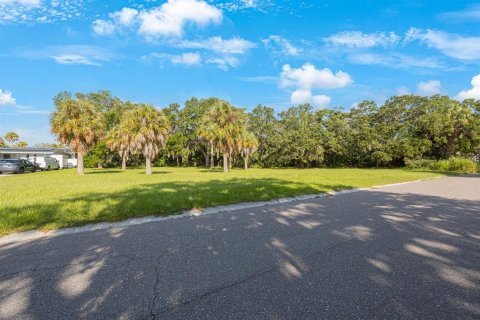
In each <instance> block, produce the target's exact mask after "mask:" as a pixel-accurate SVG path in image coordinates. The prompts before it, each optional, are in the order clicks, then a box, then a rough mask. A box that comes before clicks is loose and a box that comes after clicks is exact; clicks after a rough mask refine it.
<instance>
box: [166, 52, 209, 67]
mask: <svg viewBox="0 0 480 320" xmlns="http://www.w3.org/2000/svg"><path fill="white" fill-rule="evenodd" d="M170 60H171V61H172V63H173V64H184V65H187V66H191V65H199V64H200V62H201V60H202V57H201V56H200V54H199V53H197V52H186V53H182V54H180V55H174V56H171V59H170Z"/></svg>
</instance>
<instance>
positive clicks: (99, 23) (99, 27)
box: [93, 19, 115, 36]
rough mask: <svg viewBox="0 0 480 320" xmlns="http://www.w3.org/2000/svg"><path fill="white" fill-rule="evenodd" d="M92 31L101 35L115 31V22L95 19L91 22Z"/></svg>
mask: <svg viewBox="0 0 480 320" xmlns="http://www.w3.org/2000/svg"><path fill="white" fill-rule="evenodd" d="M93 31H94V32H95V33H96V34H99V35H101V36H105V35H109V34H112V33H114V32H115V24H113V22H111V21H105V20H101V19H97V20H95V21H94V22H93Z"/></svg>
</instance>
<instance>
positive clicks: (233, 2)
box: [217, 0, 280, 12]
mask: <svg viewBox="0 0 480 320" xmlns="http://www.w3.org/2000/svg"><path fill="white" fill-rule="evenodd" d="M217 2H218V7H219V8H222V9H224V10H226V11H233V12H235V11H239V10H248V9H250V10H252V9H253V10H258V11H261V12H265V11H266V8H267V7H275V8H279V7H280V6H279V4H278V3H274V1H273V0H228V1H224V2H222V1H217Z"/></svg>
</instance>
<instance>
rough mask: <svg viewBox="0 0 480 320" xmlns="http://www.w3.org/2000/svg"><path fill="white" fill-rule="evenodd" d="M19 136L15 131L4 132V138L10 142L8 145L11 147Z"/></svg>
mask: <svg viewBox="0 0 480 320" xmlns="http://www.w3.org/2000/svg"><path fill="white" fill-rule="evenodd" d="M19 138H20V137H19V136H18V134H17V133H16V132H13V131H10V132H7V133H6V134H5V140H7V141H8V142H10V146H12V147H13V144H14V143H15V142H17V141H18V139H19Z"/></svg>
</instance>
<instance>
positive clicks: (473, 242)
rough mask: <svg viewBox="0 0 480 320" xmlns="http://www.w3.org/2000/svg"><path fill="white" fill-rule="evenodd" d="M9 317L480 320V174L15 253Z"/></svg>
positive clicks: (6, 294)
mask: <svg viewBox="0 0 480 320" xmlns="http://www.w3.org/2000/svg"><path fill="white" fill-rule="evenodd" d="M0 318H2V319H3V318H18V319H75V318H85V319H117V318H118V319H347V318H348V319H375V318H378V319H385V318H388V319H453V318H455V319H474V318H476V319H479V318H480V178H479V177H449V178H444V179H436V180H430V181H424V182H416V183H410V184H403V185H398V186H391V187H384V188H380V189H375V190H369V191H361V192H356V193H350V194H341V195H337V196H332V197H325V198H319V199H312V200H305V201H299V202H294V203H288V204H278V205H273V206H268V207H267V206H266V207H260V208H254V209H244V210H238V211H233V212H228V213H220V214H214V215H208V216H200V217H196V218H185V219H173V220H168V221H162V222H155V223H149V224H144V225H137V226H131V227H127V228H123V229H109V230H98V231H93V232H85V233H77V234H72V235H64V236H58V237H52V238H45V239H41V240H35V241H31V242H19V243H14V244H9V245H3V246H1V247H0Z"/></svg>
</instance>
